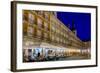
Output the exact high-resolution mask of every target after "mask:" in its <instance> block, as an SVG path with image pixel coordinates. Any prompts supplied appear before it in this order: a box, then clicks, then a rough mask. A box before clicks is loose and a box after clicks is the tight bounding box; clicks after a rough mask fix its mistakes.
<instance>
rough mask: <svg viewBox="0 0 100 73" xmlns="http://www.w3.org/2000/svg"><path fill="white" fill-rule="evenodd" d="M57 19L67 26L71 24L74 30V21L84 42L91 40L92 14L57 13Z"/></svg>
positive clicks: (78, 34)
mask: <svg viewBox="0 0 100 73" xmlns="http://www.w3.org/2000/svg"><path fill="white" fill-rule="evenodd" d="M57 17H58V19H59V20H60V21H62V22H63V23H64V24H65V25H66V26H68V24H70V29H71V28H72V23H73V22H72V21H74V24H75V28H76V30H77V36H78V37H79V38H80V39H81V40H82V41H90V40H91V14H90V13H78V12H77V13H76V12H57Z"/></svg>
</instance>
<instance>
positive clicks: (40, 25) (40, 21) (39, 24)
mask: <svg viewBox="0 0 100 73" xmlns="http://www.w3.org/2000/svg"><path fill="white" fill-rule="evenodd" d="M37 24H38V27H39V28H40V27H42V19H40V18H38V19H37Z"/></svg>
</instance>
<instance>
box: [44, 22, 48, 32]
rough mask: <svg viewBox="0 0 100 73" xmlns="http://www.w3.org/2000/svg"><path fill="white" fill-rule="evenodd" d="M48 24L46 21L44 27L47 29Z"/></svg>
mask: <svg viewBox="0 0 100 73" xmlns="http://www.w3.org/2000/svg"><path fill="white" fill-rule="evenodd" d="M48 26H49V25H48V23H46V22H44V27H45V29H46V30H48Z"/></svg>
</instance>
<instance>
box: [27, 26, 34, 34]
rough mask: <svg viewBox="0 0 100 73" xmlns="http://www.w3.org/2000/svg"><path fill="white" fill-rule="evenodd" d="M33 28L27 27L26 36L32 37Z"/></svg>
mask: <svg viewBox="0 0 100 73" xmlns="http://www.w3.org/2000/svg"><path fill="white" fill-rule="evenodd" d="M33 32H34V31H33V27H31V26H28V28H27V34H28V36H32V35H33Z"/></svg>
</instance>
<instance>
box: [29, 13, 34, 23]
mask: <svg viewBox="0 0 100 73" xmlns="http://www.w3.org/2000/svg"><path fill="white" fill-rule="evenodd" d="M34 23H35V15H33V14H31V13H29V24H30V25H32V24H34Z"/></svg>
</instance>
